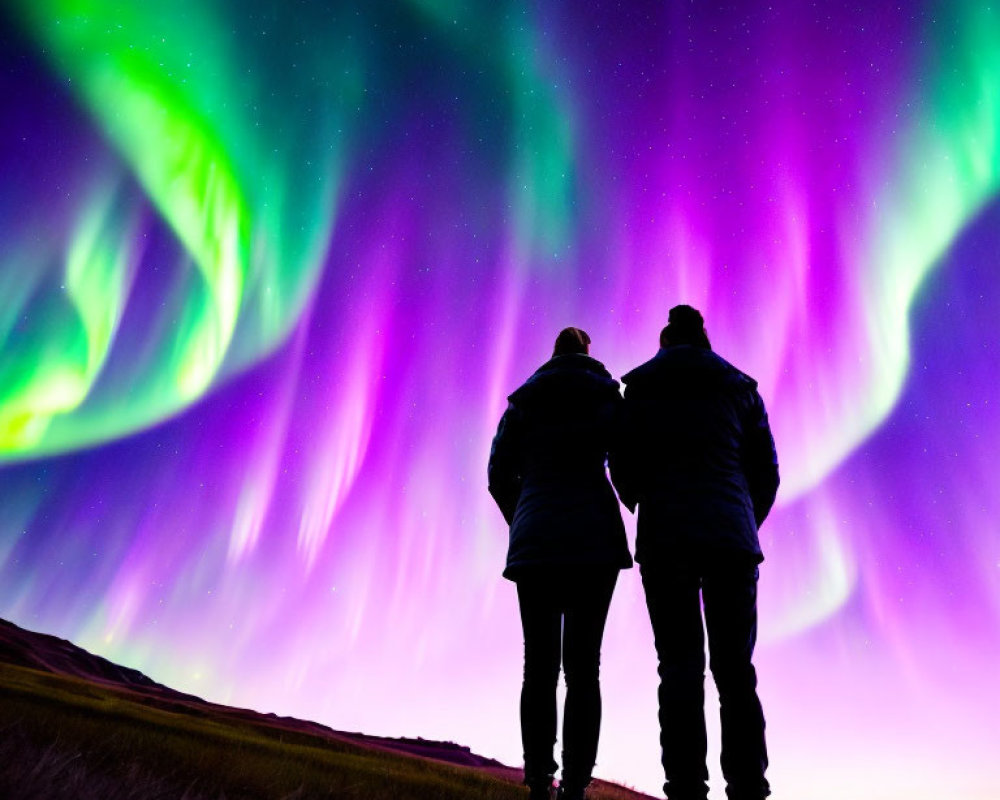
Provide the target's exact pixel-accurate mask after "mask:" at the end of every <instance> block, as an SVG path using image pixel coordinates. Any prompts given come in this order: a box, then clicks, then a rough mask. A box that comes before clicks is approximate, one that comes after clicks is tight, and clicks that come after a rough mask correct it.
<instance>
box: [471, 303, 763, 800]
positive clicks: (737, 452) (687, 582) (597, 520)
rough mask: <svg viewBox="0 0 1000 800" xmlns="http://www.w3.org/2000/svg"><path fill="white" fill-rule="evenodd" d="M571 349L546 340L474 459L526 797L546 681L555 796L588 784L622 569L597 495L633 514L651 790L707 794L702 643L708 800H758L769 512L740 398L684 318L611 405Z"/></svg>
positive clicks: (698, 326) (748, 409)
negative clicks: (647, 661) (507, 640)
mask: <svg viewBox="0 0 1000 800" xmlns="http://www.w3.org/2000/svg"><path fill="white" fill-rule="evenodd" d="M589 350H590V337H589V336H587V334H586V333H585V332H584V331H582V330H580V329H579V328H566V329H565V330H563V331H562V332H560V334H559V336H558V338H557V339H556V343H555V350H554V352H553V356H552V358H551V359H550V360H549V361H547V362H546V363H545V364H543V365H542V366H541V367H539V369H538V370H537V371H536V372H535V373H534V374H533V375H532V376H531V377H530V378H529V379H528V380H527V381H526V382H525V383H524V385H522V386H521V387H520V388H519V389H517V391H515V392H514V393H513V394H512V395H510V398H509V400H510V403H509V405H508V407H507V410H506V412H505V413H504V415H503V418H502V419H501V420H500V425H499V428H498V430H497V434H496V437H495V438H494V440H493V447H492V450H491V452H490V462H489V489H490V493H491V494H492V495H493V497H494V498H495V499H496V501H497V504H498V505H499V506H500V510H501V511H502V512H503V515H504V518H505V519H506V520H507V522H508V523H509V525H510V546H509V549H508V554H507V566H506V569H505V570H504V576H505V577H506V578H509V579H510V580H512V581H514V582H515V583H516V584H517V596H518V603H519V606H520V614H521V622H522V626H523V629H524V683H523V686H522V690H521V738H522V743H523V746H524V776H525V783H526V784H527V785H528V787H529V789H530V797H531V800H543V799H544V800H548V798H549V797H550V794H551V791H552V788H553V776H554V774H555V772H556V770H557V768H558V765H557V764H556V762H555V760H554V759H553V749H554V746H555V741H556V719H557V710H556V684H557V682H558V677H559V670H560V666H561V667H562V669H563V671H564V673H565V678H566V704H565V713H564V715H563V738H562V742H563V753H562V755H563V765H562V778H561V780H560V783H559V789H558V797H559V798H562V800H582V799H583V797H584V792H585V789H586V787H587V785H588V784H589V782H590V779H591V771H592V770H593V767H594V762H595V760H596V756H597V741H598V735H599V731H600V724H601V692H600V682H599V668H600V653H601V640H602V639H603V636H604V624H605V620H606V618H607V614H608V607H609V605H610V603H611V595H612V593H613V592H614V588H615V583H616V581H617V578H618V572H619V570H621V569H626V568H629V567H631V566H632V557H631V555H630V553H629V549H628V543H627V541H626V537H625V529H624V526H623V524H622V518H621V510H620V506H619V503H618V498H616V496H615V489H616V490H617V492H618V497H620V498H621V502H622V503H623V504H624V505H625V506H626V507H627V508H628V509H629V511H632V512H633V513H635V512H636V509H637V508H638V525H637V535H636V554H635V560H636V561H637V562H639V565H640V572H641V576H642V585H643V589H644V591H645V596H646V605H647V607H648V609H649V617H650V622H651V623H652V628H653V636H654V640H655V646H656V653H657V657H658V659H659V676H660V686H659V720H660V744H661V747H662V761H663V770H664V774H665V776H666V783H665V784H664V792H665V793H666V796H667V798H668V799H669V800H705V798H706V797H707V796H708V769H707V766H706V750H707V743H706V732H705V712H704V697H705V695H704V676H705V642H704V633H703V631H704V630H706V629H707V632H708V650H709V653H710V657H711V662H710V663H711V669H712V675H713V677H714V679H715V683H716V686H717V688H718V691H719V703H720V711H721V722H722V757H721V760H722V772H723V775H724V777H725V779H726V784H727V787H726V792H727V795H728V797H729V800H763V798H764V797H766V796H767V795H768V794H769V793H770V789H769V786H768V782H767V779H766V778H765V777H764V772H765V770H766V768H767V749H766V746H765V742H764V714H763V711H762V710H761V704H760V700H759V699H758V697H757V688H756V687H757V675H756V672H755V670H754V667H753V664H752V656H753V650H754V645H755V643H756V638H757V578H758V564H759V563H760V562H761V561H762V560H763V555H762V554H761V550H760V543H759V541H758V537H757V530H758V528H759V527H760V525H761V523H762V522H763V521H764V518H765V517H766V516H767V514H768V512H769V511H770V509H771V506H772V504H773V502H774V497H775V493H776V492H777V488H778V463H777V455H776V453H775V449H774V440H773V438H772V436H771V431H770V428H769V426H768V421H767V414H766V412H765V410H764V404H763V402H762V400H761V397H760V394H759V393H758V392H757V383H756V381H754V380H753V379H752V378H750V377H749V376H747V375H745V374H744V373H742V372H740V371H739V370H738V369H736V368H735V367H734V366H732V365H731V364H730V363H728V362H727V361H725V360H724V359H722V358H720V357H719V356H717V355H716V354H715V353H713V352H712V349H711V345H710V343H709V340H708V336H707V334H706V332H705V326H704V320H703V318H702V316H701V314H700V313H699V312H698V311H697V310H695V309H694V308H692V307H691V306H687V305H680V306H676V307H674V308H673V309H671V310H670V315H669V322H668V324H667V326H666V327H665V328H664V329H663V331H662V332H661V334H660V349H659V352H657V354H656V355H655V356H654V357H653V358H652V359H650V360H649V361H647V362H646V363H644V364H642V365H640V366H639V367H636V368H635V369H634V370H632V371H631V372H629V373H628V374H627V375H625V376H624V377H623V378H622V382H623V383H624V384H625V392H624V397H622V395H621V393H620V392H619V390H618V382H617V381H615V380H614V379H613V378H612V377H611V375H610V373H609V372H608V371H607V370H606V369H605V368H604V366H603V365H602V364H601V363H600V362H599V361H597V360H595V359H593V358H591V357H590V355H589ZM605 464H607V466H608V470H609V471H610V475H611V482H610V483H609V481H608V476H607V471H606V470H605ZM612 484H614V489H612ZM702 604H704V616H705V621H704V626H703V624H702Z"/></svg>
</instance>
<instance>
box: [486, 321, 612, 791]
mask: <svg viewBox="0 0 1000 800" xmlns="http://www.w3.org/2000/svg"><path fill="white" fill-rule="evenodd" d="M589 345H590V337H589V336H587V334H586V333H585V332H584V331H582V330H580V329H579V328H566V329H565V330H563V331H562V332H560V334H559V336H558V338H557V339H556V345H555V350H554V352H553V354H552V358H551V359H550V360H549V361H547V362H546V363H545V364H543V365H542V366H541V367H539V368H538V370H537V371H536V372H535V374H534V375H532V376H531V377H530V378H529V379H528V380H527V381H526V382H525V383H524V385H523V386H521V387H520V388H519V389H518V390H517V391H516V392H514V393H513V394H512V395H511V396H510V398H509V400H510V404H509V405H508V407H507V410H506V412H505V413H504V415H503V418H502V419H501V420H500V426H499V428H498V430H497V435H496V437H495V438H494V440H493V448H492V450H491V452H490V464H489V488H490V493H491V494H492V495H493V497H494V498H495V499H496V501H497V505H499V506H500V510H501V511H502V512H503V515H504V519H506V520H507V522H508V523H509V524H510V547H509V549H508V552H507V568H506V569H505V570H504V573H503V574H504V577H506V578H508V579H510V580H512V581H515V582H516V583H517V598H518V602H519V605H520V609H521V624H522V626H523V628H524V684H523V686H522V689H521V740H522V743H523V745H524V782H525V783H526V784H527V785H528V786H529V787H530V789H531V798H532V800H541V799H543V798H544V800H548V798H549V793H550V790H551V787H552V776H553V775H554V774H555V771H556V769H557V766H558V765H557V764H556V762H555V761H554V760H553V757H552V755H553V748H554V746H555V740H556V683H557V681H558V678H559V666H560V654H561V661H562V668H563V670H564V672H565V675H566V708H565V713H564V717H563V771H562V780H561V781H560V787H559V797H560V798H565V800H580V799H581V798H583V795H584V789H585V788H586V786H587V784H588V783H589V782H590V777H591V771H592V770H593V768H594V761H595V759H596V757H597V739H598V734H599V732H600V726H601V689H600V683H599V668H600V657H601V640H602V638H603V637H604V622H605V620H606V619H607V615H608V606H609V605H610V603H611V595H612V592H613V591H614V588H615V582H616V581H617V579H618V571H619V570H620V569H625V568H628V567H631V566H632V557H631V555H630V554H629V550H628V543H627V541H626V539H625V528H624V526H623V525H622V518H621V511H620V509H619V505H618V499H617V497H616V496H615V493H614V490H613V489H612V488H611V484H610V483H609V482H608V478H607V473H606V470H605V463H606V461H607V460H608V456H609V450H611V449H612V447H613V444H614V441H615V431H616V427H617V420H618V416H619V413H620V408H621V402H622V399H621V395H620V394H619V392H618V383H617V381H615V380H614V379H612V377H611V375H610V374H609V373H608V371H607V370H606V369H605V368H604V365H603V364H601V363H600V362H599V361H596V360H595V359H593V358H591V357H590V356H589V355H588V351H589Z"/></svg>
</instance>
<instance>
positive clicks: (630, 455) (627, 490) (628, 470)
mask: <svg viewBox="0 0 1000 800" xmlns="http://www.w3.org/2000/svg"><path fill="white" fill-rule="evenodd" d="M633 400H634V398H633V397H630V389H629V387H627V386H626V387H625V399H624V400H622V401H621V402H619V403H615V421H614V425H613V426H612V435H611V446H610V447H609V448H608V471H609V472H610V473H611V483H612V484H614V487H615V491H617V492H618V497H619V498H621V501H622V503H623V504H624V506H625V508H627V509H628V510H629V511H631V512H632V513H633V514H634V513H635V507H636V504H637V503H638V502H639V497H638V486H637V481H636V448H635V435H634V430H633V429H634V415H635V408H634V405H635V404H634V402H633Z"/></svg>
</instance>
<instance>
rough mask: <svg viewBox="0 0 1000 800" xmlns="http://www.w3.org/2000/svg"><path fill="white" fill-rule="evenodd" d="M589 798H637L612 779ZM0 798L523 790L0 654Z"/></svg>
mask: <svg viewBox="0 0 1000 800" xmlns="http://www.w3.org/2000/svg"><path fill="white" fill-rule="evenodd" d="M158 706H159V707H158ZM591 796H592V797H593V798H594V800H625V798H630V799H631V798H635V797H636V795H635V794H632V793H631V792H627V790H619V789H617V787H602V788H600V789H597V790H596V791H595V790H593V789H592V791H591ZM0 797H3V798H6V799H7V800H61V799H62V798H65V799H66V800H70V799H71V800H168V798H169V800H177V799H179V798H182V799H183V800H221V799H222V798H226V799H227V800H235V798H240V799H241V800H243V798H246V799H247V800H256V799H257V798H260V800H278V799H279V798H280V799H282V800H312V799H313V798H316V799H317V800H318V799H319V798H337V799H338V800H376V799H377V800H384V799H385V798H393V799H394V800H459V799H460V798H461V799H462V800H464V799H465V798H477V799H478V800H525V798H526V797H527V791H526V790H525V789H524V788H523V787H522V786H519V785H518V784H517V783H516V782H514V781H511V780H509V779H505V778H504V777H502V776H498V775H495V774H490V772H488V771H485V770H481V769H476V768H471V767H462V766H455V765H451V764H445V763H441V762H437V761H433V760H429V759H423V758H418V757H413V756H408V755H404V754H400V753H395V752H392V751H389V750H384V749H381V748H377V747H372V746H368V745H364V744H359V743H356V742H353V741H350V740H348V739H343V738H338V737H337V736H336V735H333V734H331V735H329V736H326V735H316V734H313V733H306V732H301V731H295V730H287V729H283V728H281V727H280V726H276V725H273V724H266V723H263V722H254V721H253V720H247V719H243V718H230V717H227V716H226V715H225V714H218V713H213V712H212V709H211V708H205V709H199V708H189V707H176V708H172V707H170V704H165V703H156V702H155V701H153V704H152V705H150V699H149V698H144V697H142V696H141V695H138V694H133V693H131V692H129V691H127V690H122V689H118V688H113V687H105V686H102V685H99V684H95V683H92V682H89V681H84V680H81V679H77V678H71V677H63V676H59V675H53V674H50V673H45V672H39V671H36V670H33V669H27V668H24V667H17V666H12V665H9V664H0Z"/></svg>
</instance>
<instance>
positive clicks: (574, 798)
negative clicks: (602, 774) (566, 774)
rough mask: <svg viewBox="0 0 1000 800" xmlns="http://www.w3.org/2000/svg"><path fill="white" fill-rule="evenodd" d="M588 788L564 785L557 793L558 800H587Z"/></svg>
mask: <svg viewBox="0 0 1000 800" xmlns="http://www.w3.org/2000/svg"><path fill="white" fill-rule="evenodd" d="M586 788H587V787H586V786H577V785H574V784H571V783H569V784H567V783H562V784H560V785H559V791H558V792H557V793H556V800H586V794H585V792H586Z"/></svg>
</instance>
